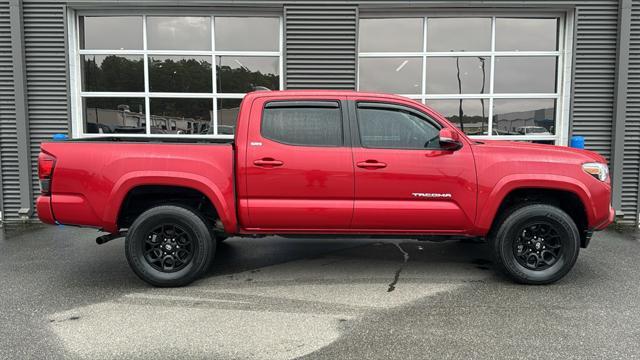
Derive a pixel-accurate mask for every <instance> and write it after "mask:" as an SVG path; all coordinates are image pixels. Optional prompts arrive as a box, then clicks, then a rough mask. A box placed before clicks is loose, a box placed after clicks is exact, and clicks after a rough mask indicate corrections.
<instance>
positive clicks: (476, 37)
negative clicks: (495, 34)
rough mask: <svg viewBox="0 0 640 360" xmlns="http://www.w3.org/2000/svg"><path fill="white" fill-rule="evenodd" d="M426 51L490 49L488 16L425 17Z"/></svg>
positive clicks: (489, 20) (489, 22) (489, 21)
mask: <svg viewBox="0 0 640 360" xmlns="http://www.w3.org/2000/svg"><path fill="white" fill-rule="evenodd" d="M427 50H428V51H483V50H486V51H489V50H491V19H490V18H429V19H427Z"/></svg>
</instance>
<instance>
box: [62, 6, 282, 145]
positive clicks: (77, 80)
mask: <svg viewBox="0 0 640 360" xmlns="http://www.w3.org/2000/svg"><path fill="white" fill-rule="evenodd" d="M203 12H204V10H203ZM203 12H200V13H193V12H184V11H180V10H176V11H175V12H173V11H162V12H157V11H148V12H145V11H140V12H135V13H132V12H122V11H109V10H107V11H100V12H97V11H93V12H89V11H86V12H85V11H75V10H73V9H69V11H68V13H67V22H68V24H69V25H68V29H69V31H68V39H67V40H68V42H69V82H70V102H71V136H72V138H91V137H104V136H108V135H116V136H118V137H152V138H158V137H162V138H172V137H179V138H188V139H198V138H209V139H233V138H234V135H223V134H217V132H218V101H217V100H219V99H243V98H244V96H245V95H246V94H245V93H222V92H221V93H219V92H218V89H217V86H218V85H217V81H216V77H217V71H216V66H215V64H216V56H254V57H258V56H264V57H278V71H279V77H280V79H279V90H280V89H283V88H284V71H283V69H284V68H283V66H284V65H283V60H284V59H283V52H284V43H283V39H284V24H283V16H282V14H274V13H269V12H267V13H260V12H258V13H255V12H217V11H215V10H206V14H208V15H205V14H203ZM80 16H141V17H142V34H143V49H141V50H91V49H80V42H79V34H80V29H79V27H78V26H79V17H80ZM149 16H195V17H209V18H210V20H211V50H207V51H190V50H149V49H147V30H146V29H147V17H149ZM216 17H269V18H277V19H278V22H279V27H278V29H279V30H278V45H279V49H278V51H217V50H216V48H215V18H216ZM82 55H137V56H142V58H143V60H144V91H143V92H111V91H108V92H87V91H82V68H81V66H80V64H81V56H82ZM152 55H166V56H171V55H180V56H210V57H211V64H212V92H210V93H183V92H177V93H176V92H171V93H169V92H151V91H150V90H149V73H148V72H149V66H148V65H149V64H148V57H149V56H152ZM88 97H115V98H117V97H136V98H143V99H144V101H145V117H146V121H145V124H146V132H145V133H144V134H126V133H122V134H121V133H118V134H96V133H85V132H84V119H83V115H82V114H83V111H82V99H83V98H88ZM151 98H175V99H194V98H195V99H212V100H213V108H212V119H211V120H212V124H213V125H212V126H213V129H214V134H207V135H202V134H151V116H152V114H151V111H150V110H151V109H150V99H151Z"/></svg>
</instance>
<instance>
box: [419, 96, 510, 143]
mask: <svg viewBox="0 0 640 360" xmlns="http://www.w3.org/2000/svg"><path fill="white" fill-rule="evenodd" d="M427 105H428V106H430V107H431V108H433V109H434V110H435V111H437V112H439V113H440V114H442V115H444V117H446V118H447V119H448V120H449V121H451V122H452V123H453V124H454V125H456V126H457V127H458V128H460V129H461V130H462V131H464V133H465V134H467V135H487V133H488V129H489V126H488V121H489V99H459V100H427ZM493 133H494V135H497V134H496V132H495V130H494V132H493Z"/></svg>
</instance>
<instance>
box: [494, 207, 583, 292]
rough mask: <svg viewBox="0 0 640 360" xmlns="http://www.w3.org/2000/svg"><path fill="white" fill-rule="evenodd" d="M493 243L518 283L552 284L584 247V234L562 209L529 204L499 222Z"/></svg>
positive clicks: (503, 265)
mask: <svg viewBox="0 0 640 360" xmlns="http://www.w3.org/2000/svg"><path fill="white" fill-rule="evenodd" d="M498 226H499V227H498V229H497V231H496V232H495V233H494V236H493V238H492V241H491V244H492V247H493V249H492V250H493V254H494V258H495V260H496V264H497V265H498V267H499V268H500V269H501V270H502V271H503V272H504V273H505V274H507V275H508V276H509V277H510V278H512V279H513V280H515V281H516V282H519V283H523V284H536V285H537V284H550V283H553V282H555V281H558V280H560V279H561V278H562V277H563V276H565V275H566V274H567V273H568V272H569V270H571V268H572V267H573V265H574V264H575V262H576V260H577V258H578V252H579V250H580V233H579V232H578V228H577V226H576V224H575V222H574V221H573V219H572V218H571V217H570V216H569V215H568V214H567V213H565V212H564V211H562V210H561V209H559V208H557V207H555V206H551V205H545V204H532V205H526V206H524V207H521V208H519V209H517V210H515V211H514V212H513V213H511V214H510V215H508V216H507V217H506V218H504V221H502V223H501V224H499V225H498Z"/></svg>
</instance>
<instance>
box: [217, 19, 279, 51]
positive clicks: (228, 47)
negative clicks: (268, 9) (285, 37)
mask: <svg viewBox="0 0 640 360" xmlns="http://www.w3.org/2000/svg"><path fill="white" fill-rule="evenodd" d="M215 34H216V50H220V51H278V50H279V49H280V20H279V19H278V18H263V17H216V18H215Z"/></svg>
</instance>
